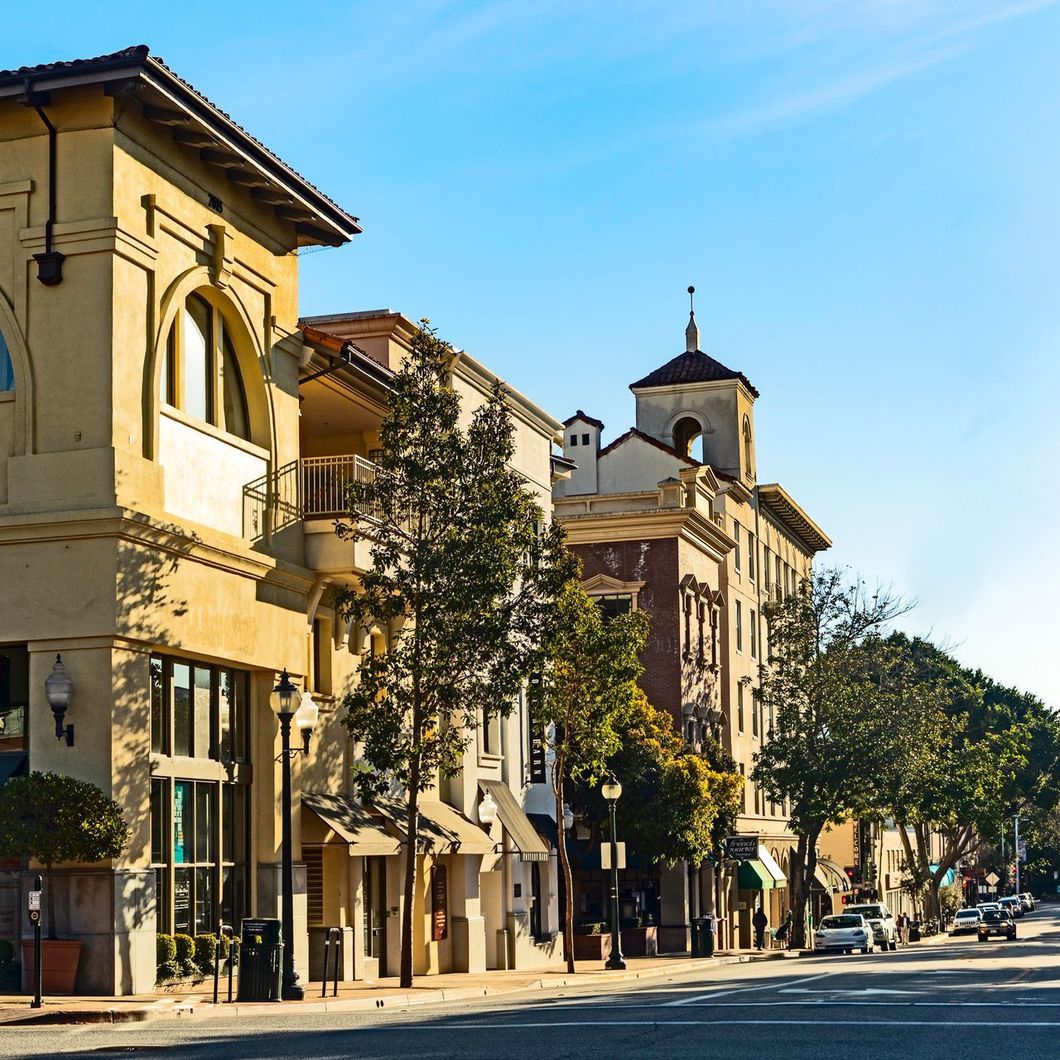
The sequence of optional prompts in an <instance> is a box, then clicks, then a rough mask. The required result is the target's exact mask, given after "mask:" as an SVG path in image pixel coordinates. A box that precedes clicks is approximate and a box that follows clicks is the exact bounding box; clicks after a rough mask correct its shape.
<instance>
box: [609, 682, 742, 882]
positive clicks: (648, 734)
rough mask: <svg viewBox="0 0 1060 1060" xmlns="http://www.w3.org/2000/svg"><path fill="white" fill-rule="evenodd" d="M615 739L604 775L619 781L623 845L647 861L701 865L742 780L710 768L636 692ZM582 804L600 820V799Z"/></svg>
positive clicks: (667, 718) (663, 715)
mask: <svg viewBox="0 0 1060 1060" xmlns="http://www.w3.org/2000/svg"><path fill="white" fill-rule="evenodd" d="M618 736H619V739H620V741H621V747H620V748H619V750H618V751H617V752H616V753H615V754H614V755H613V756H612V757H611V758H610V759H609V760H608V763H607V769H608V771H609V772H611V773H613V774H614V775H615V776H616V777H618V779H619V780H621V781H622V803H621V807H620V809H621V813H622V833H623V836H624V838H625V840H626V842H627V843H628V844H629V846H631V847H632V848H633V849H635V850H636V851H637V853H638V855H640V856H641V857H643V858H645V859H646V860H648V861H650V862H659V863H664V864H668V865H673V864H675V863H676V862H678V861H687V862H689V863H690V864H693V865H698V864H700V863H701V862H702V861H703V860H704V859H705V858H706V857H707V856H708V855H709V854H710V853H711V851H712V850H713V849H714V825H715V822H716V821H717V819H718V816H719V814H726V813H728V812H730V810H732V809H734V808H735V807H734V803H736V804H738V799H739V795H740V792H741V790H742V783H743V782H742V778H741V777H740V775H739V774H738V773H736V772H735V770H732V771H730V772H724V771H719V770H716V769H714V768H712V766H711V763H710V762H709V761H708V760H707V758H705V757H704V756H703V755H701V754H700V753H698V752H697V751H696V750H695V749H694V748H692V747H690V746H689V745H688V744H687V743H686V742H685V741H684V739H683V738H682V737H681V734H680V733H679V732H678V731H677V728H676V726H675V724H674V721H673V718H672V717H671V716H670V715H669V714H668V713H667V712H666V711H663V710H658V709H656V708H655V707H653V706H652V705H651V704H650V703H649V702H648V697H647V696H646V695H645V694H644V692H643V691H641V690H640V689H639V688H638V689H637V690H636V691H635V693H634V695H633V700H632V702H631V704H630V710H629V712H628V714H627V715H626V717H625V718H624V719H623V720H622V722H621V723H620V725H619V732H618ZM588 802H589V805H590V814H591V815H592V817H593V818H594V819H595V820H601V821H602V820H603V819H604V816H605V809H606V808H605V807H604V800H603V798H602V797H601V796H600V795H599V793H598V792H595V791H592V792H591V793H590V795H589V799H588ZM660 806H665V807H666V812H665V813H660V812H659V807H660Z"/></svg>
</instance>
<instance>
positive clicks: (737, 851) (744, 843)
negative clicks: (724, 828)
mask: <svg viewBox="0 0 1060 1060" xmlns="http://www.w3.org/2000/svg"><path fill="white" fill-rule="evenodd" d="M725 853H726V854H727V855H728V856H729V857H730V858H732V859H733V860H734V861H754V859H755V858H756V857H758V836H756V835H731V836H729V838H728V839H726V840H725Z"/></svg>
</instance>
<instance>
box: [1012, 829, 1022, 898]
mask: <svg viewBox="0 0 1060 1060" xmlns="http://www.w3.org/2000/svg"><path fill="white" fill-rule="evenodd" d="M1013 825H1014V828H1015V831H1014V833H1013V839H1012V845H1013V846H1014V847H1015V848H1016V891H1015V893H1016V894H1019V893H1020V815H1019V814H1018V813H1017V814H1016V816H1015V818H1014V819H1013Z"/></svg>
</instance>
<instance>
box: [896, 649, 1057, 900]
mask: <svg viewBox="0 0 1060 1060" xmlns="http://www.w3.org/2000/svg"><path fill="white" fill-rule="evenodd" d="M885 647H886V655H885V656H884V660H885V661H884V666H883V667H882V669H881V673H880V675H879V678H880V681H881V684H882V685H883V686H884V687H886V688H888V689H890V690H891V692H892V695H891V698H890V702H891V704H892V709H891V711H890V723H889V724H888V725H887V726H886V727H885V728H884V729H883V730H882V731H881V734H880V736H879V738H878V741H879V743H880V744H881V746H885V747H886V748H887V751H888V753H887V755H886V761H885V765H884V768H883V769H882V770H881V771H880V772H879V773H878V774H877V783H878V792H879V794H878V797H877V801H878V802H879V804H880V805H881V806H882V807H883V808H884V810H885V812H886V813H887V814H888V815H889V816H892V817H893V818H894V820H895V822H896V824H897V825H898V834H899V837H900V839H901V841H902V844H903V848H904V853H905V864H906V871H907V873H908V874H909V877H910V880H911V884H912V885H913V886H915V887H916V888H917V889H918V890H919V891H921V892H922V893H923V895H924V899H925V910H926V913H927V915H929V916H938V915H939V913H940V888H941V886H942V881H943V880H944V879H945V877H946V874H947V873H948V872H949V870H950V869H956V868H957V866H958V865H959V864H960V862H961V861H962V860H964V859H966V858H970V857H972V856H973V855H974V854H975V853H976V852H977V851H978V850H979V849H980V847H981V846H982V845H983V843H984V842H987V841H989V840H990V839H991V838H992V837H993V836H995V835H997V833H998V831H999V830H1000V829H1001V827H1002V826H1003V823H1004V822H1005V820H1006V819H1007V818H1010V817H1011V816H1012V815H1013V814H1014V813H1016V812H1024V813H1028V814H1033V812H1034V811H1035V810H1038V811H1048V809H1050V808H1051V807H1053V806H1055V805H1056V804H1057V797H1058V796H1057V776H1056V763H1057V759H1058V757H1060V731H1058V726H1057V722H1056V719H1055V718H1054V717H1053V715H1052V714H1051V712H1049V711H1047V710H1046V709H1045V707H1044V705H1043V704H1042V703H1041V702H1040V700H1037V699H1036V698H1035V697H1034V696H1029V695H1027V694H1025V693H1021V692H1019V691H1018V690H1016V689H1012V688H1005V687H1003V686H1001V685H998V684H997V683H996V682H994V681H992V680H991V679H990V678H988V677H986V676H985V675H984V674H983V673H982V672H980V671H974V672H973V671H970V670H968V669H966V668H963V667H961V666H960V665H959V664H958V663H957V661H956V660H955V659H953V657H952V656H951V655H949V654H948V653H946V652H945V651H943V650H942V649H940V648H938V647H937V646H935V645H934V644H932V643H930V642H929V641H926V640H923V639H919V638H918V639H912V640H910V639H909V638H907V637H906V636H904V635H903V634H893V635H892V636H891V637H889V638H888V640H887V642H886V646H885ZM932 835H935V836H937V837H938V839H939V841H940V842H941V850H940V851H939V853H938V856H937V857H933V856H932Z"/></svg>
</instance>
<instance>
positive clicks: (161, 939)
mask: <svg viewBox="0 0 1060 1060" xmlns="http://www.w3.org/2000/svg"><path fill="white" fill-rule="evenodd" d="M176 959H177V944H176V942H175V941H174V939H173V936H172V935H164V934H160V935H156V936H155V964H157V965H158V966H159V967H161V966H162V965H163V964H172V963H173V962H174V961H175V960H176Z"/></svg>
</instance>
